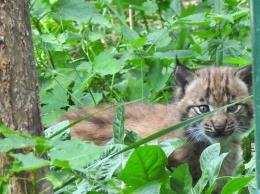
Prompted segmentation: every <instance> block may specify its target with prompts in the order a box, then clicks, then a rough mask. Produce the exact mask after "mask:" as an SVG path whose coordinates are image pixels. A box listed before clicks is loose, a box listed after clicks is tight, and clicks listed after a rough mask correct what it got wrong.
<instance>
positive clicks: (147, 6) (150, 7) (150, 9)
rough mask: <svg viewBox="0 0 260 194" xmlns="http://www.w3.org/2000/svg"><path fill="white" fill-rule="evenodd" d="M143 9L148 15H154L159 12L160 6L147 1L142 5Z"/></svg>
mask: <svg viewBox="0 0 260 194" xmlns="http://www.w3.org/2000/svg"><path fill="white" fill-rule="evenodd" d="M142 8H143V10H144V13H145V14H146V15H152V14H154V13H156V11H157V10H158V5H157V4H156V3H155V2H153V1H146V2H143V3H142Z"/></svg>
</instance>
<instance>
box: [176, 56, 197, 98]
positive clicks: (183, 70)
mask: <svg viewBox="0 0 260 194" xmlns="http://www.w3.org/2000/svg"><path fill="white" fill-rule="evenodd" d="M196 77H197V74H196V73H194V72H193V71H192V70H191V69H189V68H188V67H185V66H184V65H182V64H181V63H180V62H179V60H178V58H177V57H176V66H175V70H174V82H175V100H180V99H181V98H182V97H183V96H184V94H185V90H186V87H187V86H188V85H189V84H190V83H191V82H192V81H193V80H194V79H196Z"/></svg>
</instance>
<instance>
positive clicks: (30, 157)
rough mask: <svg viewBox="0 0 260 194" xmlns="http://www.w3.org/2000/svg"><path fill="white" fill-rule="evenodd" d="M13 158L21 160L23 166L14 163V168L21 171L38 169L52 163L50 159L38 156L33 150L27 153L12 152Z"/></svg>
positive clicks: (15, 170)
mask: <svg viewBox="0 0 260 194" xmlns="http://www.w3.org/2000/svg"><path fill="white" fill-rule="evenodd" d="M10 156H12V157H13V158H15V159H17V160H19V161H20V162H21V166H17V165H14V166H13V168H12V170H13V171H14V172H20V171H23V170H36V169H39V168H42V167H45V166H48V165H49V164H50V161H48V160H44V159H42V158H37V157H36V156H35V155H34V154H33V153H32V152H30V153H29V154H27V155H24V154H10Z"/></svg>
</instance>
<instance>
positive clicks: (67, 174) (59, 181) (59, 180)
mask: <svg viewBox="0 0 260 194" xmlns="http://www.w3.org/2000/svg"><path fill="white" fill-rule="evenodd" d="M69 178H71V171H70V170H61V171H57V170H50V171H49V172H48V175H47V179H48V180H49V181H50V182H51V183H52V184H53V186H55V187H60V186H62V185H63V183H64V182H66V181H67V180H68V179H69Z"/></svg>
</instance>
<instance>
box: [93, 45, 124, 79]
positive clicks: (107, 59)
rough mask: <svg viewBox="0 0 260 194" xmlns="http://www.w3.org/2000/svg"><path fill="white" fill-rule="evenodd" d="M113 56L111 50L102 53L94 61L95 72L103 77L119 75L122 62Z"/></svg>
mask: <svg viewBox="0 0 260 194" xmlns="http://www.w3.org/2000/svg"><path fill="white" fill-rule="evenodd" d="M113 56H114V54H113V53H112V51H111V50H108V51H104V52H102V53H100V54H99V55H98V56H96V57H95V59H94V61H93V71H94V72H96V73H99V74H100V75H101V76H105V75H113V74H115V73H117V72H118V71H119V70H120V62H119V61H118V60H116V59H115V58H113Z"/></svg>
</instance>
